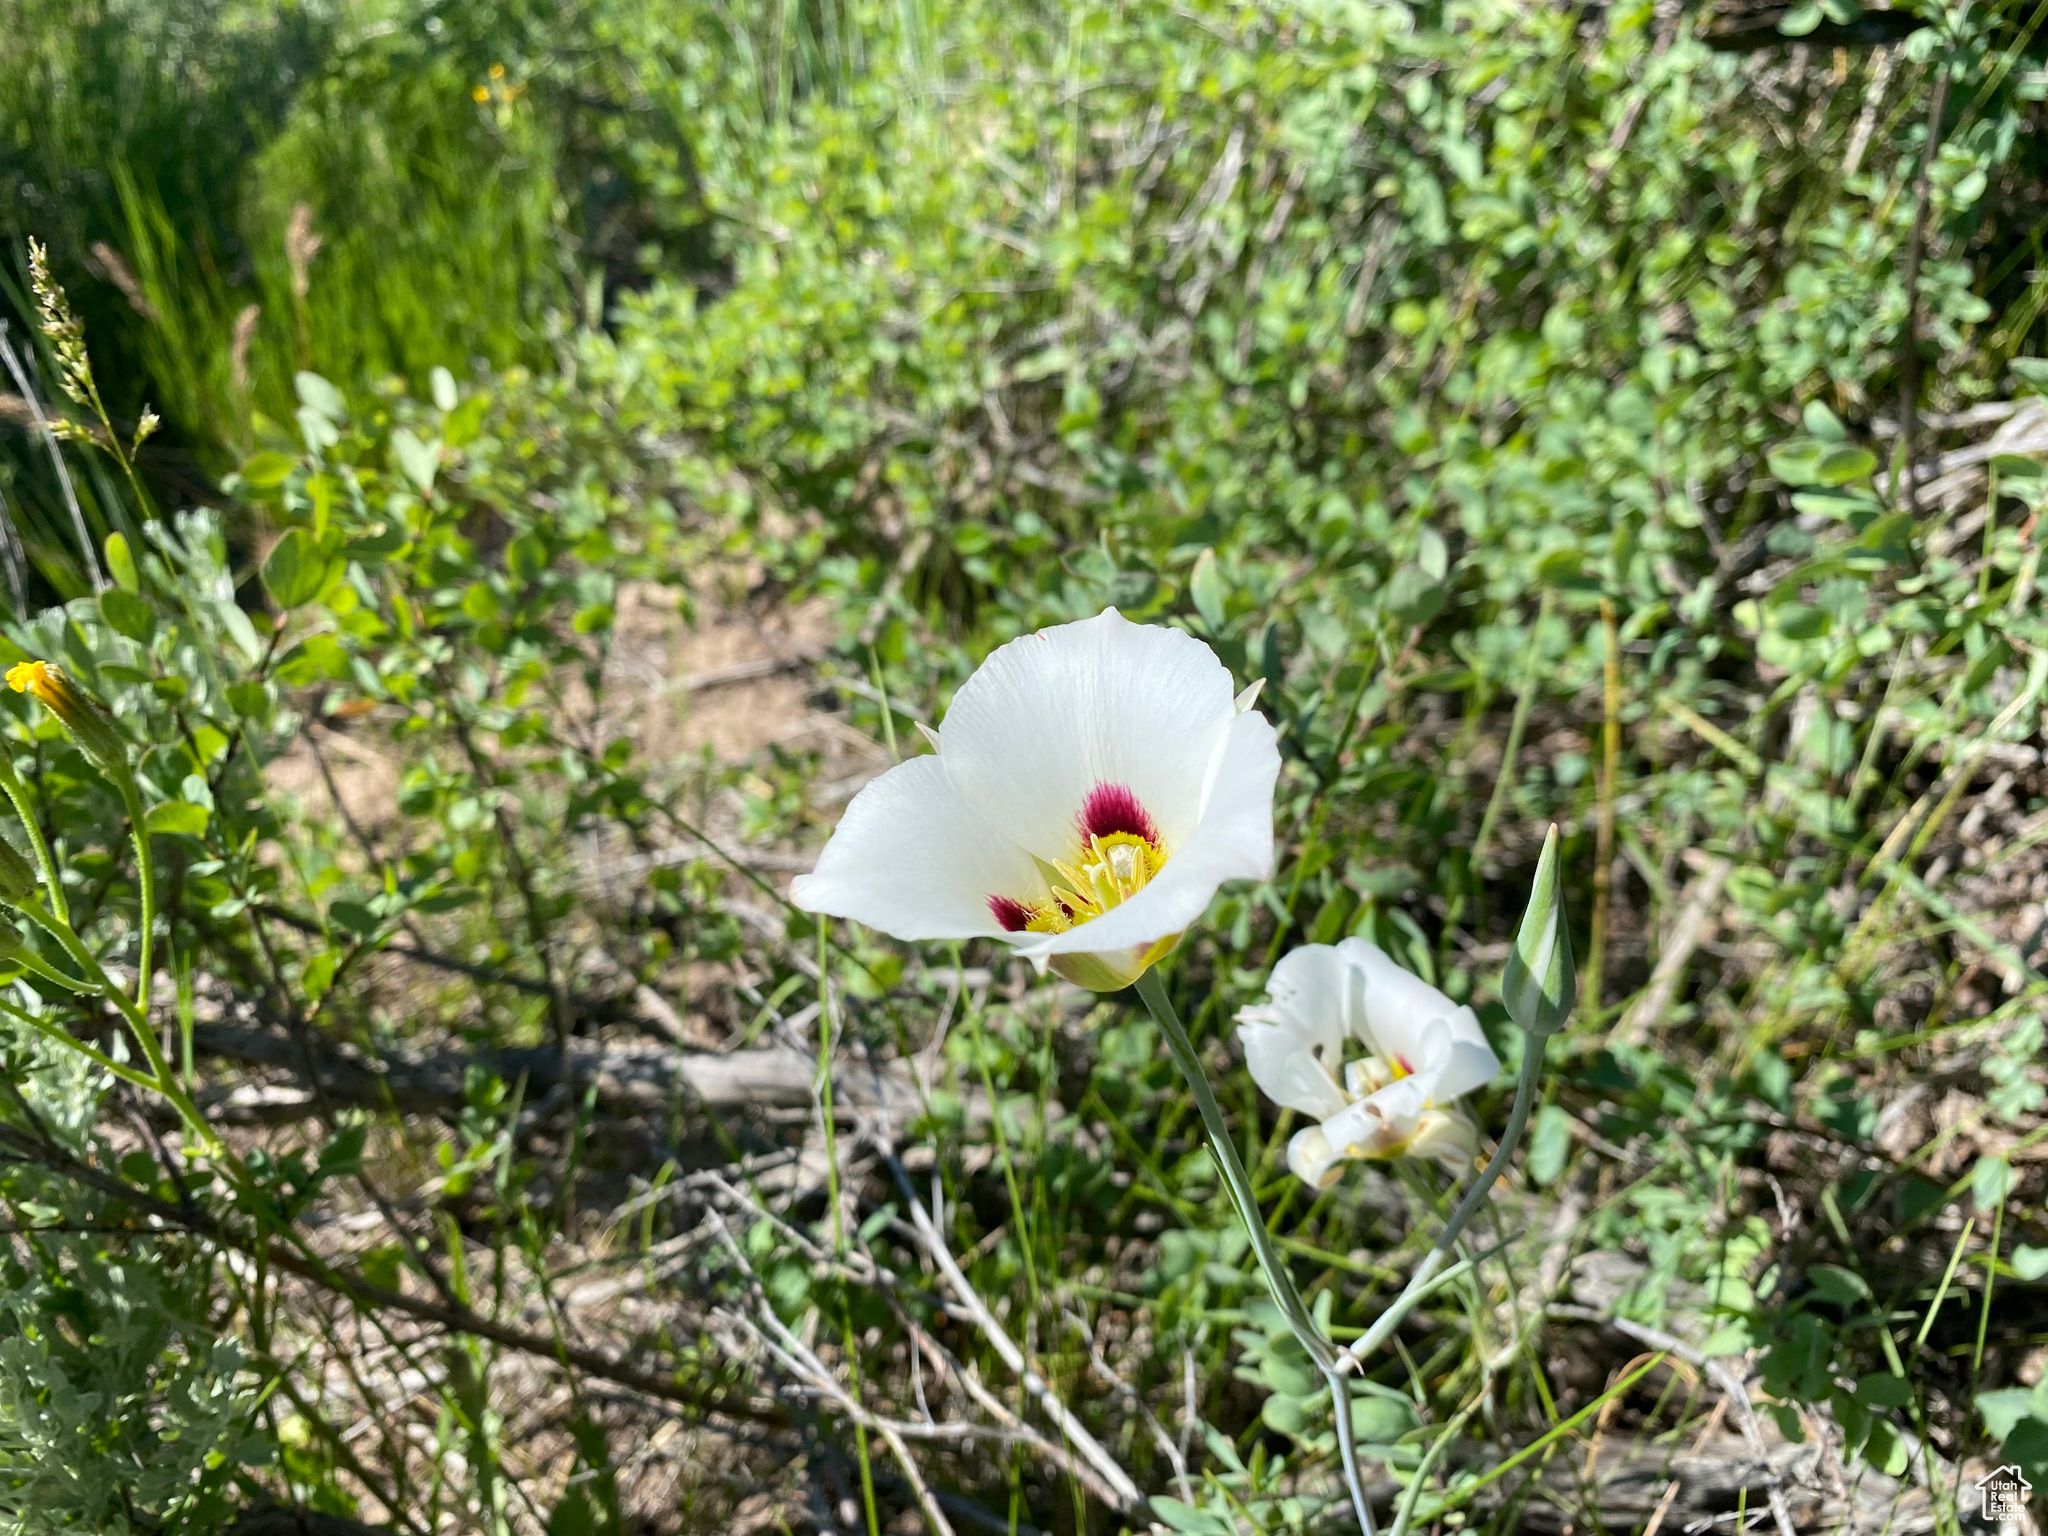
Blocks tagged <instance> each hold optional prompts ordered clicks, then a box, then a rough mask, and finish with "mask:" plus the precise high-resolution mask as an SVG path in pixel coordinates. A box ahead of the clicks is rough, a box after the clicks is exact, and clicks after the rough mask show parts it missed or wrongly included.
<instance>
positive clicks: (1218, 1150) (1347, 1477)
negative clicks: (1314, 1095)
mask: <svg viewBox="0 0 2048 1536" xmlns="http://www.w3.org/2000/svg"><path fill="white" fill-rule="evenodd" d="M1138 996H1139V997H1140V998H1142V999H1143V1000H1144V1003H1145V1007H1146V1008H1147V1009H1148V1010H1150V1012H1151V1014H1152V1018H1153V1021H1154V1022H1155V1023H1157V1024H1158V1025H1159V1031H1160V1033H1161V1034H1163V1035H1165V1036H1166V1044H1167V1048H1168V1049H1169V1050H1171V1051H1172V1052H1173V1060H1174V1065H1176V1066H1177V1067H1179V1068H1180V1073H1181V1076H1182V1077H1184V1078H1186V1079H1187V1084H1188V1089H1189V1091H1190V1092H1191V1093H1193V1094H1194V1096H1195V1107H1196V1108H1198V1109H1199V1110H1200V1111H1201V1112H1202V1126H1203V1129H1205V1130H1206V1131H1207V1132H1208V1133H1209V1152H1210V1155H1211V1156H1212V1157H1214V1158H1215V1160H1216V1168H1217V1172H1218V1173H1220V1174H1221V1175H1222V1178H1223V1188H1224V1191H1225V1192H1226V1193H1227V1194H1228V1195H1229V1196H1230V1203H1231V1205H1232V1206H1233V1207H1234V1208H1235V1209H1236V1211H1237V1219H1238V1220H1239V1221H1241V1222H1243V1223H1244V1228H1245V1231H1246V1232H1247V1233H1248V1234H1249V1235H1250V1237H1251V1240H1252V1252H1253V1254H1255V1255H1256V1256H1257V1258H1258V1261H1259V1270H1260V1272H1261V1273H1263V1274H1264V1275H1265V1277H1266V1286H1267V1288H1268V1289H1269V1290H1270V1291H1272V1293H1273V1300H1274V1302H1275V1303H1276V1304H1277V1305H1278V1306H1279V1308H1280V1315H1281V1316H1282V1317H1284V1318H1285V1319H1286V1320H1287V1326H1288V1328H1289V1329H1290V1330H1291V1331H1292V1332H1293V1334H1294V1337H1295V1338H1296V1340H1298V1341H1299V1342H1300V1344H1301V1347H1302V1349H1303V1350H1305V1351H1306V1352H1307V1353H1308V1357H1309V1359H1310V1360H1311V1361H1312V1362H1313V1363H1314V1365H1315V1367H1316V1369H1317V1370H1318V1371H1320V1372H1321V1373H1322V1376H1323V1380H1324V1381H1326V1382H1328V1383H1329V1386H1330V1406H1331V1408H1332V1410H1333V1411H1334V1412H1335V1414H1336V1419H1337V1446H1338V1453H1339V1454H1340V1455H1341V1456H1342V1457H1343V1459H1344V1482H1345V1486H1346V1489H1347V1490H1348V1492H1349V1493H1350V1495H1351V1508H1352V1512H1353V1513H1354V1514H1356V1515H1357V1517H1358V1528H1359V1529H1360V1530H1361V1531H1363V1532H1364V1533H1365V1536H1373V1526H1372V1511H1371V1509H1370V1508H1369V1507H1368V1506H1367V1504H1366V1501H1365V1489H1364V1487H1363V1485H1362V1484H1361V1483H1360V1482H1359V1477H1358V1457H1357V1454H1356V1449H1355V1447H1354V1445H1353V1443H1352V1427H1351V1394H1350V1390H1349V1387H1348V1385H1347V1381H1346V1378H1345V1375H1344V1367H1345V1361H1344V1356H1343V1353H1342V1352H1341V1351H1340V1350H1339V1349H1338V1348H1337V1346H1336V1345H1335V1344H1334V1343H1332V1342H1331V1340H1330V1338H1329V1336H1328V1335H1327V1334H1325V1333H1324V1332H1323V1330H1322V1328H1321V1327H1320V1326H1319V1325H1318V1324H1317V1322H1316V1320H1315V1317H1314V1315H1313V1314H1312V1313H1310V1311H1309V1309H1308V1306H1307V1304H1306V1303H1304V1302H1303V1301H1302V1299H1301V1292H1300V1290H1298V1289H1297V1288H1296V1286H1295V1284H1294V1275H1293V1272H1292V1271H1290V1270H1289V1269H1288V1267H1287V1261H1286V1260H1285V1259H1283V1258H1282V1257H1281V1256H1280V1250H1279V1249H1278V1248H1277V1247H1276V1246H1275V1245H1274V1243H1273V1236H1272V1234H1271V1233H1270V1232H1268V1231H1267V1230H1266V1219H1265V1217H1264V1216H1262V1215H1261V1214H1260V1212H1259V1202H1258V1197H1257V1195H1256V1194H1254V1192H1253V1190H1252V1181H1251V1178H1250V1176H1249V1175H1248V1174H1247V1173H1246V1172H1245V1171H1244V1162H1243V1160H1242V1159H1241V1158H1239V1157H1238V1155H1237V1143H1236V1142H1235V1141H1234V1140H1233V1139H1232V1138H1231V1135H1230V1127H1229V1126H1228V1125H1227V1124H1226V1123H1225V1122H1224V1119H1223V1110H1222V1107H1221V1106H1220V1105H1218V1104H1217V1102H1216V1095H1215V1093H1214V1092H1213V1091H1212V1090H1211V1089H1210V1087H1209V1076H1208V1074H1207V1073H1206V1072H1204V1071H1203V1070H1202V1062H1201V1058H1200V1057H1198V1056H1197V1055H1196V1054H1195V1047H1194V1043H1193V1042H1192V1041H1191V1040H1189V1039H1188V1032H1187V1031H1186V1030H1185V1029H1183V1028H1182V1027H1181V1022H1180V1015H1179V1014H1177V1013H1175V1012H1174V1011H1173V1003H1172V1001H1171V1000H1170V999H1169V998H1168V997H1167V995H1166V988H1165V986H1164V985H1162V984H1161V982H1160V980H1159V971H1158V968H1157V967H1156V966H1155V967H1154V968H1153V969H1151V970H1148V971H1147V972H1145V974H1144V975H1142V976H1140V977H1139V978H1138Z"/></svg>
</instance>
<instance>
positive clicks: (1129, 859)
mask: <svg viewBox="0 0 2048 1536" xmlns="http://www.w3.org/2000/svg"><path fill="white" fill-rule="evenodd" d="M1165 863H1166V851H1165V850H1164V849H1163V848H1161V847H1159V846H1158V845H1157V844H1156V843H1151V842H1147V841H1146V840H1145V839H1144V838H1142V837H1139V836H1138V835H1137V834H1136V833H1133V832H1112V833H1110V834H1109V835H1108V836H1107V837H1091V838H1089V840H1088V846H1087V847H1086V848H1084V849H1083V850H1082V853H1081V856H1080V858H1079V859H1078V860H1077V861H1075V862H1074V863H1071V864H1068V863H1056V864H1054V865H1053V866H1052V871H1053V873H1055V874H1057V875H1058V876H1059V880H1058V882H1056V883H1052V900H1050V901H1048V902H1047V903H1046V904H1045V905H1044V906H1042V907H1036V908H1033V909H1031V916H1030V918H1029V919H1028V920H1027V921H1026V922H1025V925H1024V928H1025V931H1026V932H1027V933H1065V932H1066V931H1067V930H1068V929H1069V928H1074V927H1078V926H1079V925H1080V924H1082V923H1085V922H1088V921H1090V920H1091V919H1094V918H1098V917H1100V916H1102V914H1103V913H1105V912H1107V911H1109V909H1110V908H1112V907H1118V906H1122V905H1123V904H1124V903H1125V902H1127V901H1129V900H1130V899H1131V898H1132V897H1133V896H1135V895H1137V894H1138V892H1140V891H1142V890H1143V889H1144V888H1145V887H1146V885H1148V884H1149V883H1150V882H1151V880H1152V877H1153V876H1154V875H1156V874H1158V873H1159V870H1160V867H1161V866H1162V865H1164V864H1165Z"/></svg>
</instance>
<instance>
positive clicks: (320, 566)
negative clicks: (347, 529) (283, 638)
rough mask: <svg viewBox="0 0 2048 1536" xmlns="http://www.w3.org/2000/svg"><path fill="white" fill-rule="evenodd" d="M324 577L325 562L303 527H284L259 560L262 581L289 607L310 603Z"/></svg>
mask: <svg viewBox="0 0 2048 1536" xmlns="http://www.w3.org/2000/svg"><path fill="white" fill-rule="evenodd" d="M326 581H327V562H326V560H324V559H323V558H322V557H321V554H320V550H319V547H318V546H317V545H315V544H314V542H313V537H312V535H311V534H309V533H307V532H306V530H305V529H303V528H291V529H287V530H286V532H285V536H284V537H283V538H281V539H279V540H278V541H277V543H276V544H275V545H273V546H272V547H271V551H270V553H269V554H268V555H267V556H266V557H265V558H264V561H263V585H264V586H265V587H267V588H268V589H269V591H270V595H271V596H272V597H273V598H275V599H276V600H277V606H278V607H280V608H283V609H286V610H287V611H289V610H290V609H293V608H297V607H300V606H302V605H303V604H306V603H310V602H311V601H312V600H313V599H314V598H315V597H318V596H319V595H320V588H321V587H322V586H324V585H325V584H326Z"/></svg>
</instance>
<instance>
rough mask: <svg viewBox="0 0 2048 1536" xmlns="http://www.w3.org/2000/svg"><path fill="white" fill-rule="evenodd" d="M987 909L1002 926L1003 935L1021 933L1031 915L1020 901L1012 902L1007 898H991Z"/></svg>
mask: <svg viewBox="0 0 2048 1536" xmlns="http://www.w3.org/2000/svg"><path fill="white" fill-rule="evenodd" d="M988 909H989V911H991V912H993V913H994V914H995V919H996V921H997V922H999V923H1001V924H1002V925H1003V931H1004V932H1005V933H1022V932H1023V931H1024V928H1025V925H1026V924H1027V923H1029V922H1030V921H1031V914H1030V912H1029V911H1027V910H1026V909H1025V906H1024V903H1023V902H1021V901H1012V900H1011V899H1010V898H1009V897H1007V896H991V897H989V899H988Z"/></svg>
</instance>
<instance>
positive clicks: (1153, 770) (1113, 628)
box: [939, 608, 1271, 933]
mask: <svg viewBox="0 0 2048 1536" xmlns="http://www.w3.org/2000/svg"><path fill="white" fill-rule="evenodd" d="M1231 693H1232V690H1231V682H1230V673H1229V672H1228V671H1227V670H1226V669H1225V668H1224V666H1223V663H1221V662H1220V661H1218V660H1217V659H1216V653H1215V652H1213V651H1211V650H1210V649H1209V647H1208V646H1206V645H1204V644H1203V643H1202V642H1201V641H1199V640H1197V639H1195V638H1194V636H1192V635H1188V634H1183V633H1182V632H1181V631H1179V630H1177V629H1166V628H1162V627H1161V626H1159V625H1156V624H1133V623H1131V622H1130V621H1129V620H1128V619H1126V618H1125V617H1124V616H1123V615H1122V614H1120V613H1118V612H1117V611H1116V610H1115V609H1114V608H1109V609H1105V610H1104V611H1103V612H1102V613H1101V614H1099V615H1097V616H1096V617H1095V618H1092V619H1084V620H1082V621H1081V622H1079V623H1077V624H1062V625H1058V626H1056V627H1055V628H1052V629H1042V630H1040V631H1038V633H1036V634H1032V635H1024V636H1021V637H1020V638H1018V639H1015V640H1012V641H1010V642H1009V644H1007V645H1004V646H1002V647H1000V648H998V649H997V650H996V651H995V652H994V654H992V655H991V656H990V657H989V658H988V660H986V661H984V662H983V663H982V664H981V666H980V667H979V668H978V669H977V670H976V671H975V673H974V675H973V676H972V677H970V678H969V679H968V680H967V681H966V682H965V683H964V684H962V685H961V687H960V691H959V692H958V693H956V694H955V695H954V696H953V704H952V707H951V708H950V709H949V710H948V711H947V712H946V718H945V720H944V722H943V723H942V724H941V726H940V729H939V739H940V740H941V742H943V743H944V745H943V747H942V749H941V751H940V755H939V756H940V761H941V762H943V763H944V764H945V768H946V774H947V776H948V777H949V778H950V779H951V780H952V783H953V787H954V788H955V789H956V790H958V791H959V793H960V797H961V799H962V800H964V801H966V803H967V804H969V805H971V806H972V807H974V809H975V810H976V811H977V812H979V813H980V814H981V815H982V816H984V817H986V818H987V819H988V821H989V822H990V823H991V824H992V825H993V826H994V827H995V828H996V829H997V830H998V831H1000V832H1002V833H1004V834H1005V835H1006V836H1007V837H1009V838H1010V839H1011V841H1013V842H1015V843H1017V844H1018V845H1019V846H1020V847H1024V848H1028V849H1030V850H1031V852H1033V853H1035V854H1038V855H1039V856H1040V857H1042V858H1047V859H1065V858H1070V857H1072V856H1073V854H1074V853H1075V852H1076V851H1078V849H1079V847H1080V839H1079V836H1078V833H1077V832H1076V818H1077V817H1078V816H1079V815H1080V812H1081V807H1082V804H1083V803H1084V802H1085V801H1086V800H1087V798H1088V794H1089V791H1091V790H1093V789H1094V788H1095V787H1096V786H1097V785H1098V784H1120V785H1122V786H1123V787H1124V788H1126V789H1128V790H1130V791H1131V792H1132V793H1133V794H1134V795H1135V796H1136V797H1137V799H1138V803H1139V804H1140V805H1141V806H1143V807H1144V809H1145V811H1146V812H1147V813H1148V814H1149V815H1150V816H1151V817H1152V820H1153V822H1154V823H1155V824H1156V825H1157V827H1158V829H1159V831H1160V833H1161V835H1162V836H1163V838H1164V839H1165V842H1166V847H1167V852H1168V854H1169V855H1170V856H1174V857H1178V856H1180V855H1181V854H1182V853H1183V851H1184V850H1185V848H1186V846H1187V845H1188V844H1189V843H1191V842H1192V841H1193V839H1194V837H1195V834H1196V832H1197V828H1198V824H1199V823H1200V822H1201V821H1202V820H1203V813H1204V809H1205V807H1204V803H1203V800H1204V797H1203V789H1204V786H1205V784H1206V783H1207V782H1208V779H1209V777H1210V773H1211V769H1212V766H1213V765H1214V763H1215V761H1216V759H1217V758H1218V756H1219V749H1220V748H1221V747H1222V745H1223V742H1224V733H1225V732H1226V731H1227V730H1228V729H1229V727H1230V724H1231V722H1232V720H1233V719H1235V718H1236V709H1235V705H1234V704H1233V703H1232V698H1231ZM1264 814H1265V815H1266V816H1267V818H1268V819H1269V820H1270V818H1271V803H1270V799H1269V801H1268V804H1267V806H1266V809H1265V812H1264ZM1270 835H1271V830H1270V827H1269V828H1268V836H1269V837H1270ZM1203 904H1204V905H1206V904H1207V903H1206V898H1205V900H1204V903H1203ZM1171 931H1172V930H1171V929H1161V930H1160V932H1161V933H1166V932H1171Z"/></svg>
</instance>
